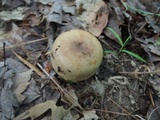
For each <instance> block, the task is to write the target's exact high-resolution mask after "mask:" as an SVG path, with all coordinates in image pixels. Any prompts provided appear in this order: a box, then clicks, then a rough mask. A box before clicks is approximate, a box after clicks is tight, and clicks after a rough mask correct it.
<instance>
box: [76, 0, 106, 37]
mask: <svg viewBox="0 0 160 120" xmlns="http://www.w3.org/2000/svg"><path fill="white" fill-rule="evenodd" d="M76 6H77V17H78V19H79V20H80V21H81V22H82V23H81V24H82V26H83V27H84V28H85V29H87V30H88V31H89V32H91V33H92V34H93V35H95V36H99V35H100V34H101V33H102V31H103V29H104V28H105V26H106V25H107V23H108V15H109V11H108V6H107V5H106V4H105V3H104V2H103V1H102V0H94V1H92V2H91V0H76Z"/></svg>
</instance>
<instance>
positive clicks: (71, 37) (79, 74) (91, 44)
mask: <svg viewBox="0 0 160 120" xmlns="http://www.w3.org/2000/svg"><path fill="white" fill-rule="evenodd" d="M102 57H103V49H102V46H101V44H100V42H99V41H98V39H97V38H96V37H94V36H93V35H91V34H90V33H88V32H86V31H83V30H70V31H67V32H64V33H62V34H61V35H59V36H58V37H57V38H56V40H55V41H54V43H53V46H52V49H51V63H52V66H53V68H54V70H55V72H56V73H57V74H58V75H59V76H61V77H62V78H63V79H65V80H70V81H73V82H77V81H82V80H86V79H88V78H89V77H91V76H92V75H93V74H95V73H96V71H97V70H98V68H99V66H100V64H101V61H102Z"/></svg>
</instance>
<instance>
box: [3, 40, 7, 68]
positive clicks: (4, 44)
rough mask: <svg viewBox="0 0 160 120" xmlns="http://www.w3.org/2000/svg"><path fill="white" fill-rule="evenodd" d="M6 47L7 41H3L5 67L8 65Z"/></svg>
mask: <svg viewBox="0 0 160 120" xmlns="http://www.w3.org/2000/svg"><path fill="white" fill-rule="evenodd" d="M5 47H6V43H5V42H3V57H4V67H6V66H7V65H6V49H5Z"/></svg>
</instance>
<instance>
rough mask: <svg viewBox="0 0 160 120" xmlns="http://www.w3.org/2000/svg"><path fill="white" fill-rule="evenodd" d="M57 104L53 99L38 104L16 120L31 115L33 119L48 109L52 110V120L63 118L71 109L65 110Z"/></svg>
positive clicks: (16, 119) (21, 119)
mask: <svg viewBox="0 0 160 120" xmlns="http://www.w3.org/2000/svg"><path fill="white" fill-rule="evenodd" d="M55 104H56V102H55V101H52V100H50V101H46V102H44V103H40V104H37V105H35V106H33V107H32V108H30V109H29V110H27V111H26V112H24V113H22V114H21V115H19V116H17V117H16V118H15V119H14V120H23V119H27V118H29V117H30V118H31V119H32V120H33V119H35V118H37V117H39V116H41V115H42V114H43V113H45V112H46V111H48V110H51V114H52V115H51V120H62V119H63V118H64V117H65V116H66V115H67V114H68V112H69V110H65V109H64V108H63V107H57V106H56V105H55Z"/></svg>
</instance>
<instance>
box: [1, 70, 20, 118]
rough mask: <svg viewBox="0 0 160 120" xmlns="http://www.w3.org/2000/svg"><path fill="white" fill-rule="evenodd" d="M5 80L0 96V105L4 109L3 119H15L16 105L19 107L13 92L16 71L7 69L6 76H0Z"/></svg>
mask: <svg viewBox="0 0 160 120" xmlns="http://www.w3.org/2000/svg"><path fill="white" fill-rule="evenodd" d="M0 77H1V78H2V79H1V80H3V81H1V82H3V86H2V90H1V96H0V105H1V110H2V115H1V120H7V119H13V118H14V116H15V114H14V112H15V111H14V109H13V106H14V107H18V106H19V104H18V102H17V100H16V98H15V96H14V95H13V93H12V86H13V81H14V79H15V72H14V71H12V70H9V71H6V72H5V73H4V76H0Z"/></svg>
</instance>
